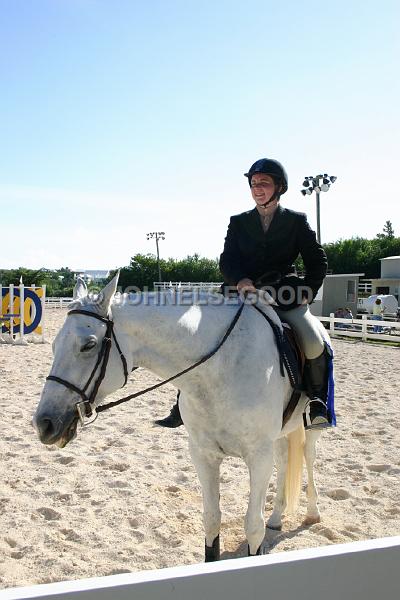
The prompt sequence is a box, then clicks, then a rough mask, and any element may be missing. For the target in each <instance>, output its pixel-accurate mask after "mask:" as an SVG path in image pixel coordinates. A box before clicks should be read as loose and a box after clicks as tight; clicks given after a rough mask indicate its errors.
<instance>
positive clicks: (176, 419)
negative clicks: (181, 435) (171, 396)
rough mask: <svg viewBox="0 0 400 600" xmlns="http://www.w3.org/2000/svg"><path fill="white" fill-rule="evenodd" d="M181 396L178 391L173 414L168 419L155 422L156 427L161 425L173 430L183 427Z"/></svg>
mask: <svg viewBox="0 0 400 600" xmlns="http://www.w3.org/2000/svg"><path fill="white" fill-rule="evenodd" d="M179 396H180V392H179V391H178V395H177V397H176V403H175V404H174V406H173V407H172V408H171V412H170V413H169V415H168V417H165V419H158V420H157V421H154V423H155V424H156V425H160V427H170V428H171V429H172V428H174V427H180V426H181V425H183V421H182V417H181V412H180V410H179Z"/></svg>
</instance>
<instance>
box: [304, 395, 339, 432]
mask: <svg viewBox="0 0 400 600" xmlns="http://www.w3.org/2000/svg"><path fill="white" fill-rule="evenodd" d="M303 423H304V429H305V430H309V429H315V430H321V429H326V428H327V427H332V425H331V423H330V422H329V420H328V415H327V412H326V404H325V402H324V401H323V400H321V399H320V398H312V399H310V400H309V401H308V402H307V404H306V407H305V410H304V413H303Z"/></svg>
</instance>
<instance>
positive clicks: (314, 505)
mask: <svg viewBox="0 0 400 600" xmlns="http://www.w3.org/2000/svg"><path fill="white" fill-rule="evenodd" d="M320 435H321V431H317V430H314V431H313V430H312V429H310V430H308V431H306V441H305V444H304V457H305V460H306V467H307V477H308V482H307V514H306V517H305V519H304V521H303V525H313V524H314V523H319V522H320V520H321V515H320V513H319V509H318V492H317V488H316V485H315V481H314V462H315V456H316V444H317V440H318V438H319V436H320Z"/></svg>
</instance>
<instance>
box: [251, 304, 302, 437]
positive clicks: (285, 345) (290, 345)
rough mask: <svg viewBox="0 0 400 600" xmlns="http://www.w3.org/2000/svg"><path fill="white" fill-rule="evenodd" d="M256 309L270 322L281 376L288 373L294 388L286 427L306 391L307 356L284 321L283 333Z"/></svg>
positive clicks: (285, 414) (283, 424)
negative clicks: (304, 378)
mask: <svg viewBox="0 0 400 600" xmlns="http://www.w3.org/2000/svg"><path fill="white" fill-rule="evenodd" d="M253 306H254V308H255V309H256V310H257V311H258V312H259V313H260V314H261V315H262V316H263V317H264V319H266V321H268V323H269V325H270V326H271V328H272V331H273V332H274V336H275V341H276V345H277V348H278V352H279V358H280V368H281V375H282V376H284V375H285V370H286V373H287V375H288V377H289V381H290V384H291V386H292V388H293V391H292V395H291V397H290V400H289V403H288V405H287V407H286V408H285V411H284V413H283V417H282V427H284V426H285V425H286V423H287V422H288V421H289V419H290V417H291V416H292V414H293V411H294V409H295V408H296V406H297V404H298V402H299V399H300V396H301V394H302V393H303V391H304V386H303V372H304V364H305V355H304V352H303V351H302V349H301V347H300V344H299V342H298V339H297V337H296V334H295V332H294V330H293V329H292V328H291V327H290V325H289V324H288V323H286V322H285V321H284V320H281V322H282V331H281V330H280V328H279V327H278V325H276V323H274V322H273V321H272V320H271V319H270V318H269V317H268V315H266V314H265V313H264V312H263V311H262V310H261V309H260V308H259V307H258V306H256V305H253Z"/></svg>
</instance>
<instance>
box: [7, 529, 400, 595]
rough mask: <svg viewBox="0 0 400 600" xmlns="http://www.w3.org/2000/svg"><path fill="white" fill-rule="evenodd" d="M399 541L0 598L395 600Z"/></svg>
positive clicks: (41, 588) (54, 586) (399, 583)
mask: <svg viewBox="0 0 400 600" xmlns="http://www.w3.org/2000/svg"><path fill="white" fill-rule="evenodd" d="M399 564H400V537H391V538H383V539H378V540H369V541H365V542H352V543H349V544H338V545H332V546H325V547H322V548H309V549H307V550H295V551H292V552H279V553H277V554H270V555H266V556H256V557H250V558H238V559H233V560H232V559H231V560H224V561H221V562H216V563H207V564H198V565H190V566H184V567H174V568H170V569H161V570H158V571H142V572H140V573H128V574H121V575H111V576H109V577H99V578H95V579H83V580H78V581H64V582H61V583H50V584H45V585H36V586H33V587H26V588H14V589H6V590H3V591H0V600H31V599H32V600H33V598H40V599H41V600H189V599H190V600H204V598H215V599H218V600H243V599H244V598H248V599H250V598H260V599H264V598H268V599H271V600H289V599H290V598H293V599H294V598H295V599H296V600H321V599H323V600H337V599H338V598H342V599H343V600H348V599H351V600H377V599H378V598H379V600H389V599H390V600H395V599H397V598H399V589H400V577H399Z"/></svg>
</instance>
